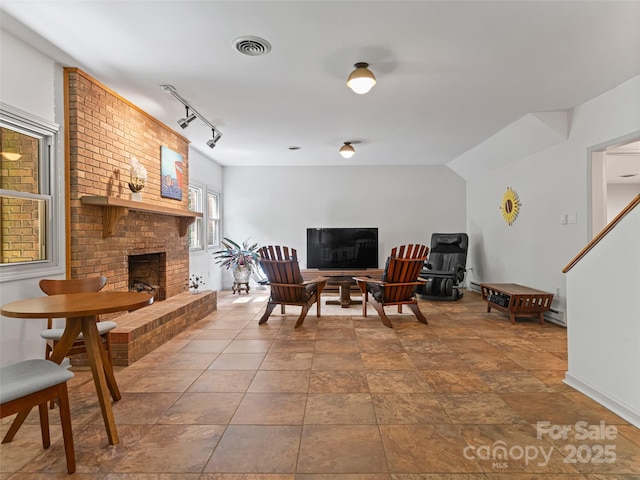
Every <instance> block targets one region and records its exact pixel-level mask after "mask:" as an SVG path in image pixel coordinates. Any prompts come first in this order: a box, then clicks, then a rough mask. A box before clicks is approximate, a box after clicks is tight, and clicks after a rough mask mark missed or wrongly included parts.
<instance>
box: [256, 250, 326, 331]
mask: <svg viewBox="0 0 640 480" xmlns="http://www.w3.org/2000/svg"><path fill="white" fill-rule="evenodd" d="M260 265H261V266H262V270H263V271H264V273H265V275H266V276H267V278H268V280H269V283H268V284H267V285H269V286H270V287H271V296H270V297H269V302H268V303H267V309H266V311H265V312H264V315H263V316H262V318H261V319H260V321H259V322H258V323H259V324H260V325H262V324H263V323H265V322H266V321H267V320H268V319H269V315H271V312H272V311H273V309H274V308H275V306H276V305H278V304H279V305H280V306H281V308H282V313H285V305H297V306H300V307H302V311H301V312H300V316H299V317H298V320H297V322H296V327H295V328H298V327H299V326H300V325H302V322H304V318H305V317H306V316H307V312H308V311H309V308H311V306H312V305H313V304H314V303H317V308H318V310H317V316H318V317H320V303H321V302H320V295H321V293H322V289H323V288H324V287H325V285H326V283H327V280H328V278H327V277H317V278H314V279H313V280H307V281H306V282H305V281H303V279H302V274H301V273H300V265H299V264H298V257H297V251H296V250H295V249H294V248H292V249H289V247H280V246H278V245H276V246H273V245H271V246H266V247H262V248H260Z"/></svg>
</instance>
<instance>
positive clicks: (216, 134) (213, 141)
mask: <svg viewBox="0 0 640 480" xmlns="http://www.w3.org/2000/svg"><path fill="white" fill-rule="evenodd" d="M211 134H212V135H213V137H212V138H210V139H209V140H207V146H208V147H209V148H213V147H215V146H216V143H218V140H220V137H222V134H221V133H220V132H219V131H218V130H216V129H215V128H212V129H211Z"/></svg>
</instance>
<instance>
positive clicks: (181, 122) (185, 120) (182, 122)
mask: <svg viewBox="0 0 640 480" xmlns="http://www.w3.org/2000/svg"><path fill="white" fill-rule="evenodd" d="M185 108H186V109H187V116H186V117H184V118H181V119H180V120H178V125H180V126H181V127H182V128H187V127H188V126H189V124H190V123H191V122H193V121H194V120H195V119H196V114H195V113H192V114H189V107H185Z"/></svg>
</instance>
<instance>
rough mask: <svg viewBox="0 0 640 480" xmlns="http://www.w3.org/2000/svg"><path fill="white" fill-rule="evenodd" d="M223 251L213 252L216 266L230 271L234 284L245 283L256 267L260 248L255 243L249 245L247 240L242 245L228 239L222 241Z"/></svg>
mask: <svg viewBox="0 0 640 480" xmlns="http://www.w3.org/2000/svg"><path fill="white" fill-rule="evenodd" d="M222 245H223V246H224V249H222V250H218V251H217V252H213V257H214V258H215V259H216V260H217V262H216V263H217V264H218V265H221V266H223V267H226V268H227V269H231V273H233V280H234V281H235V282H236V283H247V282H248V281H249V277H250V276H251V272H252V271H253V270H254V269H255V268H257V267H258V262H259V261H260V254H259V253H258V250H259V249H260V247H259V246H258V244H257V243H254V244H253V245H250V244H249V239H247V240H245V241H244V242H242V245H239V244H238V243H236V242H234V241H233V240H231V239H229V238H224V239H223V240H222Z"/></svg>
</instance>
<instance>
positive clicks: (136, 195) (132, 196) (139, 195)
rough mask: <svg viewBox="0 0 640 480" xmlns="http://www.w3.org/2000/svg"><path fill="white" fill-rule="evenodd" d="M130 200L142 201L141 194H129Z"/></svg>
mask: <svg viewBox="0 0 640 480" xmlns="http://www.w3.org/2000/svg"><path fill="white" fill-rule="evenodd" d="M131 200H133V201H134V202H141V201H142V192H131Z"/></svg>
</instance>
